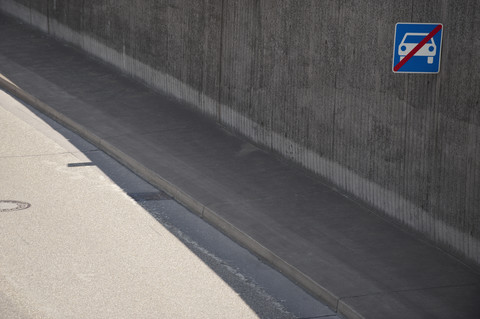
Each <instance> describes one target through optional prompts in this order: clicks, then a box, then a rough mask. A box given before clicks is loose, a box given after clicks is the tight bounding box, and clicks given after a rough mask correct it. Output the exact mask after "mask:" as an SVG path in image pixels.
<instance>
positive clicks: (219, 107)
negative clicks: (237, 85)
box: [217, 0, 225, 123]
mask: <svg viewBox="0 0 480 319" xmlns="http://www.w3.org/2000/svg"><path fill="white" fill-rule="evenodd" d="M224 9H225V0H222V6H221V14H220V52H219V59H220V61H219V63H218V101H217V122H219V123H221V122H222V85H223V41H224V39H223V32H224V28H225V27H224V22H225V19H224V15H225V10H224Z"/></svg>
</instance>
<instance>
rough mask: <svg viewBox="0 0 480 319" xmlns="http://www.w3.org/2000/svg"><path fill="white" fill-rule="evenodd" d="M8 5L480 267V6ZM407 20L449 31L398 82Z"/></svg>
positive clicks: (155, 0)
mask: <svg viewBox="0 0 480 319" xmlns="http://www.w3.org/2000/svg"><path fill="white" fill-rule="evenodd" d="M0 8H1V9H2V10H3V11H5V12H8V13H10V14H13V15H15V16H17V17H19V18H21V19H23V20H24V21H26V22H28V23H31V24H33V25H35V26H37V27H38V28H40V29H42V30H44V31H46V32H48V33H50V34H51V35H53V36H55V37H57V38H60V39H63V40H66V41H69V42H71V43H73V44H75V45H77V46H79V47H81V48H82V49H84V50H85V51H87V52H89V53H91V54H93V55H95V56H97V57H99V58H101V59H103V60H104V61H106V62H108V63H111V64H113V65H115V66H117V67H118V68H120V69H121V70H123V71H124V72H126V73H128V74H130V75H132V76H133V77H136V78H138V79H140V80H142V81H144V82H145V83H146V84H148V85H150V86H153V87H155V88H157V89H159V90H162V91H164V92H167V93H168V94H171V95H174V96H176V97H177V98H180V99H183V100H185V101H186V102H188V103H190V104H191V105H193V106H195V107H196V108H198V109H200V110H201V111H202V112H204V113H206V114H208V115H209V116H212V117H214V118H215V119H216V120H217V121H218V122H220V123H222V124H223V125H226V126H228V127H229V128H230V129H232V130H234V131H236V132H238V133H240V134H243V135H244V136H247V137H248V138H250V139H251V140H252V141H254V142H255V143H258V144H261V145H263V146H264V147H266V148H268V149H270V150H273V151H275V152H278V153H280V154H281V155H283V156H285V157H287V158H288V159H290V160H292V161H295V162H297V163H299V164H301V165H303V166H304V167H306V168H307V169H309V170H311V171H313V172H315V173H317V174H319V175H320V176H323V177H324V178H326V179H328V180H329V181H330V182H331V183H333V184H334V185H336V186H337V187H339V188H341V189H343V190H346V191H347V192H349V193H350V194H352V195H353V196H355V197H357V198H359V199H361V200H363V201H365V202H367V203H368V204H369V205H371V206H373V207H375V208H376V209H377V210H378V211H380V212H382V213H384V214H386V215H388V216H390V217H393V218H394V219H395V220H397V221H399V222H400V223H403V224H405V225H407V226H409V227H410V228H412V229H414V230H417V231H420V232H422V233H424V234H425V235H426V236H427V237H429V238H430V239H432V240H433V241H434V242H435V243H437V244H438V245H440V246H441V247H444V248H447V249H449V250H450V251H451V252H454V253H457V254H458V255H460V256H463V257H465V258H466V260H469V261H473V262H474V263H477V265H478V264H480V105H479V101H480V89H479V88H480V72H479V71H480V63H479V61H478V60H479V54H478V52H480V36H479V34H480V2H478V1H475V0H464V1H454V0H443V1H433V0H417V1H402V0H400V1H398V0H386V1H367V0H361V1H353V0H352V1H348V0H344V1H340V0H324V1H315V0H311V1H294V0H291V1H287V0H285V1H275V0H264V1H260V0H259V1H254V0H245V1H234V0H178V1H172V0H136V1H135V2H132V1H127V0H82V1H78V0H42V1H40V0H38V1H34V0H16V1H13V0H0ZM397 22H433V23H436V22H438V23H442V24H443V26H444V38H443V50H442V58H441V60H442V62H441V70H440V73H439V74H435V75H426V74H394V73H393V72H392V52H393V41H394V28H395V24H396V23H397ZM345 222H348V221H345Z"/></svg>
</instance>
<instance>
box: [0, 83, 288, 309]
mask: <svg viewBox="0 0 480 319" xmlns="http://www.w3.org/2000/svg"><path fill="white" fill-rule="evenodd" d="M0 128H1V129H0V201H2V200H16V201H22V202H27V203H29V204H30V205H31V206H30V207H29V208H27V209H22V210H9V209H8V208H11V206H9V205H10V204H8V203H3V204H0V318H257V317H259V314H258V313H256V312H255V311H254V310H252V308H251V307H250V306H249V305H248V304H247V303H246V302H245V301H244V300H243V299H242V297H241V296H240V295H239V294H238V293H237V292H236V291H235V290H234V289H233V288H232V287H231V286H229V285H228V284H227V283H226V282H225V281H224V280H222V278H221V277H219V276H218V275H217V274H216V273H215V272H214V271H213V270H212V269H211V268H209V266H208V265H206V264H205V263H204V262H203V261H202V260H201V259H200V258H199V257H197V255H195V254H194V253H193V252H192V251H191V250H190V249H188V248H187V247H186V246H185V245H184V244H183V243H182V242H181V241H179V240H178V239H177V238H176V237H175V236H174V235H172V234H171V232H169V231H168V230H167V229H166V228H165V227H164V226H162V225H161V224H160V223H159V222H158V221H157V220H155V219H154V218H153V217H152V216H151V215H150V214H149V213H148V212H147V211H145V209H144V208H142V207H141V206H140V205H138V203H137V202H135V201H134V200H133V199H132V198H131V197H129V196H128V195H127V194H126V192H125V190H123V189H122V188H121V187H120V186H119V185H117V184H116V183H115V182H113V181H112V180H111V179H110V178H109V177H108V176H107V175H106V174H105V173H104V172H102V170H100V169H99V168H98V167H96V166H95V165H91V164H92V163H91V160H90V158H89V154H91V155H92V156H93V155H94V154H95V155H96V156H98V151H97V150H96V149H95V147H93V146H92V145H90V144H88V143H86V142H81V141H80V142H79V141H77V142H78V143H76V145H77V146H74V145H73V144H71V143H70V142H69V141H68V140H67V139H66V138H65V137H64V136H63V135H62V134H60V133H59V132H57V131H56V130H54V129H53V128H52V127H51V126H49V125H47V124H46V123H44V122H43V121H42V120H41V119H39V118H38V117H37V116H36V115H34V114H33V113H32V112H31V111H29V110H28V109H27V108H26V107H25V106H24V105H22V104H21V103H19V102H18V101H16V100H15V99H13V98H12V97H10V96H9V95H7V94H6V93H5V92H3V91H0ZM82 143H83V144H82ZM72 164H73V165H72ZM148 187H151V186H149V185H147V186H138V188H139V189H138V190H139V191H140V192H142V191H148ZM145 188H147V189H145ZM2 207H3V209H2ZM2 210H3V211H2ZM266 307H267V308H269V310H268V313H269V315H268V316H269V317H270V316H271V317H272V318H280V317H284V318H288V317H291V314H289V313H287V312H285V311H284V310H283V309H282V308H281V307H279V306H278V305H277V304H275V303H274V302H273V303H272V305H271V306H269V305H267V306H266Z"/></svg>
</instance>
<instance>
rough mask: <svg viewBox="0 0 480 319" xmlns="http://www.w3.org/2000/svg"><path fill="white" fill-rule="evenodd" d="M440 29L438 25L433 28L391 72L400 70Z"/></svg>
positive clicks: (440, 26)
mask: <svg viewBox="0 0 480 319" xmlns="http://www.w3.org/2000/svg"><path fill="white" fill-rule="evenodd" d="M441 29H442V25H441V24H439V25H437V26H436V27H435V29H433V30H432V31H431V32H430V33H429V34H428V35H427V36H426V37H425V38H424V39H423V40H422V41H420V43H419V44H417V45H416V46H415V47H414V48H413V49H412V51H410V52H408V54H407V55H406V56H405V57H404V58H403V59H402V60H401V61H400V62H398V64H397V65H395V67H394V68H393V71H395V72H397V71H398V70H400V68H401V67H402V66H403V65H404V64H405V63H407V61H408V60H410V58H411V57H412V56H414V55H415V53H417V52H418V50H420V49H421V48H422V47H423V46H424V45H425V44H426V43H427V42H428V41H430V39H431V38H433V37H434V36H435V34H437V33H438V31H440V30H441Z"/></svg>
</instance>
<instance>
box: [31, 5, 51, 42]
mask: <svg viewBox="0 0 480 319" xmlns="http://www.w3.org/2000/svg"><path fill="white" fill-rule="evenodd" d="M46 3H47V33H48V34H50V0H46ZM31 19H32V8H31V7H30V21H31Z"/></svg>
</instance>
